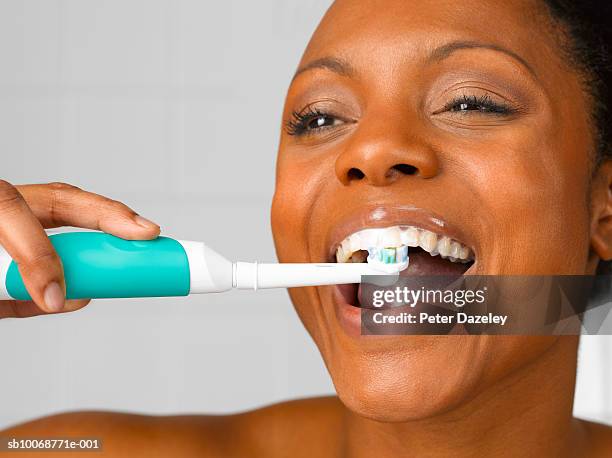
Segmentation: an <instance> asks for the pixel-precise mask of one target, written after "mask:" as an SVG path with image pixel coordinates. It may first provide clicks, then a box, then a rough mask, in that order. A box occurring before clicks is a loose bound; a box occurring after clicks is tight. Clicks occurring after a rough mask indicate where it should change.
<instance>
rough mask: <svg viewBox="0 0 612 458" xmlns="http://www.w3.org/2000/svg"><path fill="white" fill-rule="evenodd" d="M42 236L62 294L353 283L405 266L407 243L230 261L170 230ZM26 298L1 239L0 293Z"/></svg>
mask: <svg viewBox="0 0 612 458" xmlns="http://www.w3.org/2000/svg"><path fill="white" fill-rule="evenodd" d="M49 239H50V240H51V243H52V244H53V246H54V248H55V250H56V251H57V253H58V255H59V257H60V258H61V260H62V264H63V267H64V277H65V280H66V298H67V299H101V298H133V297H173V296H187V295H189V294H202V293H220V292H224V291H228V290H230V289H233V288H237V289H252V290H257V289H263V288H294V287H300V286H320V285H336V284H347V283H360V282H361V277H362V276H364V275H395V276H397V275H398V274H399V272H400V271H401V270H404V269H405V268H406V267H408V262H409V259H408V247H406V246H403V247H398V248H397V250H396V255H395V256H392V257H389V255H388V250H385V253H386V254H385V256H383V255H382V254H381V253H379V252H378V251H377V250H376V249H375V248H372V249H371V250H369V253H370V255H369V256H368V263H312V264H309V263H303V264H297V263H296V264H288V263H280V264H273V263H271V264H264V263H257V262H252V263H251V262H231V261H229V260H227V259H225V258H224V257H223V256H221V255H220V254H218V253H217V252H215V251H214V250H212V249H211V248H209V247H208V246H206V245H205V244H204V243H202V242H193V241H181V240H175V239H172V238H169V237H158V238H156V239H154V240H146V241H133V240H124V239H120V238H118V237H114V236H112V235H110V234H105V233H102V232H66V233H61V234H54V235H50V236H49ZM1 299H17V300H29V299H31V297H30V295H29V293H28V292H27V290H26V288H25V286H24V284H23V280H22V278H21V275H20V274H19V271H18V269H17V264H16V263H15V262H14V261H13V260H12V259H11V257H10V255H9V254H8V253H7V252H6V250H4V249H3V248H2V247H0V300H1Z"/></svg>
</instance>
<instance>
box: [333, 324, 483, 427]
mask: <svg viewBox="0 0 612 458" xmlns="http://www.w3.org/2000/svg"><path fill="white" fill-rule="evenodd" d="M481 339H482V337H478V336H433V337H431V336H429V337H401V338H398V337H395V338H392V339H386V338H385V339H384V340H385V341H384V343H382V346H384V347H386V346H388V345H392V346H395V347H396V349H389V348H385V349H382V348H381V349H380V350H382V351H372V348H368V349H367V350H364V349H361V351H359V350H358V349H355V348H354V349H353V350H356V351H349V352H346V353H345V354H344V355H335V356H334V357H331V358H330V359H329V361H327V359H326V361H327V365H328V368H329V371H330V374H331V376H332V379H333V381H334V385H335V387H336V391H337V393H338V396H339V397H340V400H341V401H342V402H343V403H344V405H345V406H346V407H347V408H348V409H349V410H351V411H352V412H354V413H356V414H358V415H360V416H362V417H365V418H369V419H371V420H376V421H381V422H404V421H414V420H421V419H426V418H428V417H433V416H436V415H440V414H442V413H444V412H446V411H449V410H452V409H454V408H456V407H457V406H458V405H460V404H461V403H463V402H466V401H467V400H468V399H470V398H472V397H473V396H475V394H476V392H477V386H478V380H479V378H480V376H481V375H482V371H483V370H482V369H483V368H482V366H483V365H484V360H485V358H482V355H479V353H480V348H481V343H482V342H481ZM393 341H395V342H393ZM356 344H357V346H359V343H356ZM380 344H381V343H380V342H378V343H376V345H380ZM407 347H408V348H407Z"/></svg>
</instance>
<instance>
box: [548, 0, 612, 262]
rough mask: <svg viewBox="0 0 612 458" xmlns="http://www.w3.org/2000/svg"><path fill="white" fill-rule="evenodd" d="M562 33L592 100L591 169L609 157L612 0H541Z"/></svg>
mask: <svg viewBox="0 0 612 458" xmlns="http://www.w3.org/2000/svg"><path fill="white" fill-rule="evenodd" d="M544 3H545V4H546V6H547V9H548V12H549V14H550V16H551V17H552V19H553V21H554V23H555V25H556V26H558V27H557V28H558V30H560V31H561V33H562V35H563V39H562V41H563V43H562V45H563V50H564V51H565V53H566V57H567V58H568V61H569V62H570V63H571V64H572V65H573V67H574V68H576V69H577V70H578V71H579V72H580V74H581V76H582V79H583V82H584V86H585V90H586V92H587V94H588V95H589V96H590V99H591V102H592V112H591V113H590V115H591V119H592V122H593V128H594V129H593V133H594V145H595V151H594V152H593V157H592V158H591V160H592V163H593V170H594V171H596V170H597V168H598V167H599V166H600V165H601V164H602V163H603V162H605V161H608V160H611V159H612V57H611V50H612V26H611V23H612V1H611V0H544ZM597 272H598V273H602V274H603V273H607V274H609V273H612V261H600V263H599V266H598V268H597Z"/></svg>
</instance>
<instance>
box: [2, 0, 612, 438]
mask: <svg viewBox="0 0 612 458" xmlns="http://www.w3.org/2000/svg"><path fill="white" fill-rule="evenodd" d="M328 3H329V0H301V1H299V2H297V1H287V0H263V1H258V2H253V1H247V0H224V1H222V2H210V1H207V0H0V126H1V127H0V154H1V155H2V156H1V157H2V171H1V173H0V176H1V177H2V178H5V179H8V180H10V181H13V182H15V183H24V182H43V181H55V180H61V181H67V182H71V183H74V184H77V185H79V186H81V187H84V188H87V189H90V190H93V191H97V192H100V193H103V194H107V195H110V196H111V197H113V198H117V199H120V200H123V201H125V202H127V203H129V204H130V205H132V206H133V207H134V208H136V209H137V210H138V211H139V212H141V213H142V214H143V215H145V216H148V217H151V218H153V219H156V220H157V221H159V222H160V223H161V224H162V226H163V227H164V230H165V231H166V232H167V233H170V234H173V235H176V236H179V237H182V238H193V239H198V240H206V241H208V242H209V243H211V244H212V245H213V246H215V247H218V248H221V249H222V250H223V251H224V252H225V253H226V254H227V255H228V256H231V257H235V258H238V257H240V258H243V259H259V260H272V259H273V257H274V254H273V253H274V251H273V246H272V240H271V235H270V227H269V221H268V219H269V202H270V198H271V194H272V189H273V180H274V156H275V150H276V143H277V136H278V128H279V124H280V110H281V107H282V101H283V97H284V92H285V89H286V87H287V85H288V82H289V79H290V78H291V74H292V72H293V70H294V69H295V65H296V64H297V61H298V59H299V56H300V54H301V51H302V49H303V47H304V45H305V43H306V41H307V39H308V36H309V34H310V33H311V31H312V30H313V29H314V27H315V25H316V23H317V20H318V19H319V17H320V16H321V14H322V13H323V11H324V9H325V8H326V6H327V4H328ZM0 348H2V358H1V359H2V371H1V372H2V377H1V382H0V388H1V389H0V405H1V406H2V408H0V428H1V427H2V426H5V425H8V424H10V423H14V422H17V421H21V420H24V419H27V418H31V417H35V416H39V415H43V414H47V413H50V412H55V411H63V410H69V409H116V410H135V411H141V412H152V413H170V412H172V413H174V412H229V411H235V410H241V409H248V408H252V407H255V406H258V405H262V404H267V403H270V402H274V401H278V400H282V399H287V398H294V397H301V396H309V395H316V394H322V393H330V392H331V391H332V386H331V383H330V381H329V378H328V376H327V374H326V372H325V369H324V367H323V365H322V363H321V361H320V358H319V356H318V354H317V352H316V349H315V348H314V346H313V345H312V343H311V342H310V340H309V338H308V336H307V335H306V333H305V331H304V330H303V328H302V326H301V325H300V323H299V321H298V320H297V318H296V316H295V314H294V312H293V310H292V308H291V305H290V303H289V300H288V298H287V296H286V293H284V292H282V291H281V292H278V291H268V292H260V293H258V294H257V295H253V294H249V293H235V294H228V295H223V296H217V297H215V298H214V299H212V298H209V297H208V298H207V297H193V298H187V299H180V300H146V301H140V300H136V301H129V302H128V301H120V300H117V301H98V302H96V303H93V304H92V305H91V306H89V307H88V308H87V309H86V310H85V311H83V312H81V313H76V314H71V315H67V316H58V317H45V318H44V319H39V318H35V319H29V320H3V321H2V322H0ZM611 355H612V341H610V339H607V338H589V339H586V340H585V341H584V342H583V349H582V352H581V371H580V383H579V388H578V396H577V409H576V410H577V413H579V414H581V415H585V416H590V417H593V418H598V419H602V420H605V419H607V420H611V419H612V417H611V413H610V412H611V410H612V400H611V399H610V398H611V390H610V386H609V384H610V381H611V378H610V369H609V366H608V365H609V361H610V358H611Z"/></svg>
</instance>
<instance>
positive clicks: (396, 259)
mask: <svg viewBox="0 0 612 458" xmlns="http://www.w3.org/2000/svg"><path fill="white" fill-rule="evenodd" d="M367 261H368V264H369V265H371V266H372V267H373V268H374V269H376V270H380V271H381V272H384V273H387V274H389V275H394V274H398V273H399V272H401V271H402V270H405V269H406V268H407V267H408V265H409V264H410V257H409V256H408V247H407V246H406V245H402V246H399V247H390V248H378V247H371V248H368V258H367Z"/></svg>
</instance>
